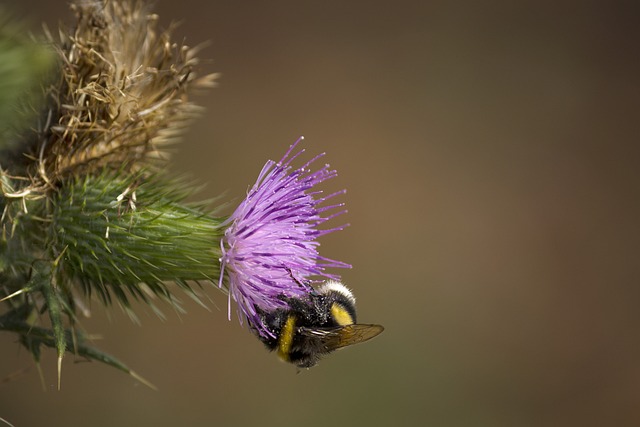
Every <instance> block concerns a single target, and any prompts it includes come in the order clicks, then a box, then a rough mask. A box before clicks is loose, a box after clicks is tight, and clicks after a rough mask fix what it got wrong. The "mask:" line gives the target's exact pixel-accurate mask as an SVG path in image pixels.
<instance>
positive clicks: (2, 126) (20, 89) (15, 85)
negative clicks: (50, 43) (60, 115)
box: [0, 10, 55, 150]
mask: <svg viewBox="0 0 640 427" xmlns="http://www.w3.org/2000/svg"><path fill="white" fill-rule="evenodd" d="M24 33H25V30H24V28H23V27H22V25H20V24H19V23H15V22H11V20H10V17H9V16H6V13H5V12H4V11H2V10H0V150H4V149H7V148H10V147H12V146H13V145H15V144H17V143H18V142H19V140H18V136H19V134H20V133H21V132H23V131H25V128H26V127H28V126H29V122H30V120H32V119H33V117H34V116H35V115H36V114H37V112H38V109H37V108H33V107H34V106H38V105H40V104H41V102H42V99H43V96H42V88H41V87H40V86H41V84H42V82H43V81H44V78H45V76H46V75H47V73H49V72H50V71H51V68H52V66H53V64H54V63H55V55H54V52H53V50H52V49H50V48H48V47H47V46H45V45H44V44H42V43H37V42H35V41H33V40H30V39H27V38H25V37H24Z"/></svg>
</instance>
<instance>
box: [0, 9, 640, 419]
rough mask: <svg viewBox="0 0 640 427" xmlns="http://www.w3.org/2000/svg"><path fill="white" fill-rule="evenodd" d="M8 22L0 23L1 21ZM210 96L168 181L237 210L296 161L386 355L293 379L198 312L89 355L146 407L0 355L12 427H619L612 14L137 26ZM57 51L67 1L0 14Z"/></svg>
mask: <svg viewBox="0 0 640 427" xmlns="http://www.w3.org/2000/svg"><path fill="white" fill-rule="evenodd" d="M10 3H12V4H13V2H10ZM155 3H156V4H155V8H154V10H155V12H157V13H158V14H159V15H160V21H161V23H162V24H163V25H164V26H168V25H169V23H170V22H171V21H172V20H178V21H181V22H182V25H181V26H180V27H179V28H178V29H177V30H176V32H175V35H176V37H177V38H179V39H183V38H184V40H186V42H187V43H188V44H190V45H195V44H199V43H201V42H203V41H209V42H210V43H209V45H208V46H207V48H206V49H205V50H204V51H203V52H202V55H201V56H202V57H205V58H211V61H209V62H205V63H204V64H203V67H202V68H203V70H204V71H206V72H214V71H215V72H221V73H222V77H221V78H220V80H219V86H218V87H217V88H216V89H214V90H212V91H211V92H209V93H207V94H205V95H203V96H200V97H198V98H197V100H198V101H199V102H200V103H201V105H204V106H205V107H206V110H205V112H204V114H203V116H202V118H201V119H200V120H198V121H197V122H196V123H195V124H194V126H193V127H192V129H191V131H190V132H189V133H188V134H187V135H185V140H184V143H183V144H182V145H181V146H180V147H179V151H178V153H177V155H176V157H175V163H174V164H173V168H172V169H173V171H172V172H174V173H176V174H179V173H184V172H188V173H189V174H191V175H192V176H193V177H194V178H195V179H196V180H197V181H199V182H201V183H206V188H205V189H204V191H203V192H202V193H200V195H201V197H202V198H207V197H213V196H218V195H221V194H223V195H224V196H223V200H225V201H230V202H231V203H230V206H233V205H234V204H235V203H238V202H239V201H240V200H241V199H242V196H243V195H244V194H245V192H246V190H247V188H248V186H249V185H250V184H252V183H253V182H254V180H255V178H256V176H257V174H258V172H259V170H260V169H261V167H262V165H263V164H264V162H265V161H266V160H267V159H269V158H271V159H276V160H277V159H279V158H280V156H281V155H282V153H283V152H284V151H285V150H286V149H287V147H288V146H289V144H291V143H292V142H293V141H294V140H295V139H296V138H297V137H298V136H299V135H301V134H303V135H304V136H305V137H306V142H305V145H306V148H307V149H308V151H310V152H318V151H326V152H327V153H328V154H327V157H326V160H327V162H329V163H331V166H332V167H335V168H337V170H338V172H339V177H338V178H337V179H335V180H334V182H331V183H330V185H328V186H327V188H328V189H339V188H347V189H348V194H347V195H346V196H345V197H344V199H345V201H346V202H347V203H348V209H349V214H348V216H347V217H342V218H341V220H345V221H348V222H350V223H351V227H349V228H348V229H347V230H346V231H344V232H340V233H337V234H332V235H329V236H326V237H325V238H324V239H323V240H322V247H321V251H322V254H323V255H325V256H328V257H331V258H336V259H340V260H344V261H346V262H349V263H352V264H353V269H352V270H348V271H344V272H343V279H344V281H345V282H346V283H347V284H348V285H349V286H351V287H352V288H353V289H354V291H355V293H356V295H357V297H358V303H359V317H360V320H361V321H363V322H371V323H381V324H383V325H385V326H386V331H385V332H384V334H383V335H381V336H380V337H378V338H377V339H375V340H374V341H371V342H369V343H366V344H362V345H359V346H356V347H353V348H350V349H347V350H344V351H340V352H338V353H336V354H335V355H332V356H330V357H328V358H326V359H325V360H324V361H323V362H322V363H321V364H320V365H319V366H318V367H316V368H314V369H312V370H310V371H308V372H301V373H300V374H296V370H295V368H293V367H291V366H287V365H285V364H283V363H280V362H278V361H277V359H276V357H275V356H274V355H272V354H268V353H267V352H266V351H265V350H264V349H263V347H262V345H261V343H259V342H258V341H257V340H256V339H255V338H254V337H253V336H252V335H251V334H250V333H249V332H248V331H247V330H246V328H243V327H241V326H240V325H239V324H238V322H237V320H236V319H235V317H234V318H233V319H232V321H231V322H228V321H227V313H226V297H225V296H224V295H223V294H222V293H220V292H217V291H216V290H215V289H213V288H212V289H210V291H209V295H210V296H211V298H212V300H213V302H214V303H215V306H213V305H212V307H213V309H212V311H211V312H207V311H206V310H204V309H202V308H201V307H199V306H197V305H195V304H190V303H188V302H187V303H186V306H187V309H188V313H187V314H186V315H177V314H174V313H173V312H171V311H170V310H168V313H167V314H168V316H167V319H166V320H165V321H161V320H159V319H158V318H157V317H155V315H153V314H152V313H150V312H149V314H148V315H145V314H142V315H141V319H142V325H141V326H137V325H134V324H132V323H131V322H130V321H129V320H128V319H127V318H126V316H125V315H123V314H121V313H119V312H117V310H114V311H113V314H111V315H108V314H107V313H106V311H105V310H104V309H103V308H102V307H101V306H100V305H99V304H95V303H94V304H93V305H92V314H93V316H92V317H91V318H90V319H87V320H84V321H83V325H84V327H85V328H86V329H87V330H88V331H90V332H94V333H96V334H99V335H101V336H102V339H101V340H100V341H97V343H98V345H99V346H100V347H101V348H102V349H104V350H107V351H110V352H112V353H113V354H115V355H117V356H118V357H120V358H121V359H122V360H124V361H126V362H127V363H128V364H129V365H130V366H131V367H133V368H134V369H135V370H137V371H138V372H139V373H140V374H142V375H143V376H145V377H146V378H148V379H150V380H151V381H152V382H153V383H155V384H156V385H157V386H158V388H159V390H158V391H152V390H150V389H148V388H146V387H145V386H143V385H141V384H139V383H137V382H136V381H135V380H133V379H131V378H130V377H128V376H127V375H125V374H122V373H120V372H118V371H115V370H113V369H111V368H109V367H107V366H104V365H101V364H99V363H74V361H77V362H82V361H81V360H79V359H74V357H73V356H69V357H67V358H66V359H65V362H64V368H63V378H62V391H55V383H56V368H55V355H54V352H53V351H49V352H47V353H46V354H45V355H44V357H43V361H42V364H41V365H42V371H43V375H44V378H45V384H46V388H47V391H46V392H43V391H42V387H41V384H40V377H39V375H38V372H37V369H36V368H35V367H34V365H33V363H32V361H31V359H30V357H29V355H28V354H27V352H25V351H20V350H19V347H18V344H17V343H15V342H13V337H12V336H10V335H8V334H3V335H0V346H1V347H2V351H1V352H0V378H2V379H6V380H5V381H4V382H1V383H0V417H2V418H4V419H6V420H7V421H10V422H11V423H13V424H14V425H15V426H16V427H25V426H46V425H64V426H93V427H102V426H104V427H107V426H109V427H111V426H147V425H149V426H152V425H153V426H173V425H183V426H205V425H206V426H209V425H222V426H256V425H262V426H279V427H284V426H297V425H305V426H309V427H311V426H326V425H356V426H357V425H366V426H415V425H425V426H427V425H434V426H492V427H496V426H586V425H615V426H624V425H640V411H639V410H638V408H639V405H640V312H639V310H638V305H639V304H640V262H639V261H638V256H639V255H640V225H639V221H640V206H639V205H640V170H639V169H640V80H639V78H638V76H640V55H639V53H638V52H639V51H638V45H639V44H638V42H639V37H638V36H639V34H640V30H639V29H638V28H639V27H638V16H640V14H639V12H640V10H639V9H640V8H639V7H638V5H637V4H634V3H633V2H618V3H617V2H597V1H586V2H573V1H571V2H568V1H567V2H562V1H561V2H538V1H525V2H512V1H506V0H505V1H488V2H473V1H462V2H449V1H414V2H411V1H400V2H394V3H391V2H382V1H370V2H343V1H324V2H299V1H291V0H287V1H275V2H259V1H250V2H239V1H211V2H206V4H205V3H204V2H200V1H195V0H181V1H169V0H157V1H156V2H155ZM14 8H17V9H18V10H20V11H21V14H22V15H23V16H26V17H29V19H30V20H31V24H32V25H31V27H32V28H33V29H34V31H36V32H38V31H39V30H40V22H46V23H47V25H48V26H49V27H50V28H56V27H57V24H58V22H60V21H62V22H66V23H72V22H73V18H72V14H71V12H70V11H69V10H68V7H67V2H66V1H60V0H56V1H49V0H47V1H45V0H38V1H36V0H27V1H23V2H21V3H20V5H19V6H15V7H14Z"/></svg>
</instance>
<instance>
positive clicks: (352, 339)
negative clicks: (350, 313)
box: [299, 323, 384, 352]
mask: <svg viewBox="0 0 640 427" xmlns="http://www.w3.org/2000/svg"><path fill="white" fill-rule="evenodd" d="M382 331H384V327H383V326H382V325H373V324H358V323H356V324H353V325H346V326H337V327H333V328H300V329H299V333H300V334H301V335H304V336H307V337H312V338H316V339H319V340H320V341H321V342H322V344H323V345H324V347H325V348H326V350H327V352H329V351H333V350H337V349H339V348H342V347H346V346H349V345H353V344H358V343H361V342H365V341H368V340H370V339H371V338H373V337H375V336H377V335H379V334H380V333H381V332H382Z"/></svg>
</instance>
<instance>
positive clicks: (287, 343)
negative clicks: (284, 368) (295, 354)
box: [278, 315, 296, 362]
mask: <svg viewBox="0 0 640 427" xmlns="http://www.w3.org/2000/svg"><path fill="white" fill-rule="evenodd" d="M295 330H296V316H293V315H291V316H289V317H287V321H286V322H285V323H284V326H283V327H282V331H280V338H279V339H278V356H279V357H280V359H282V360H284V361H285V362H288V361H289V352H290V351H291V345H292V344H293V335H294V333H295Z"/></svg>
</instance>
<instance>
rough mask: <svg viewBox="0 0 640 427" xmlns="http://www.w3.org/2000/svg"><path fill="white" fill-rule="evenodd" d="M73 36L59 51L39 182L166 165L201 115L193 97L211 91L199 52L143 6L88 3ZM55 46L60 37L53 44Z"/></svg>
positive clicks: (81, 6) (81, 7)
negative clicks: (199, 90)
mask: <svg viewBox="0 0 640 427" xmlns="http://www.w3.org/2000/svg"><path fill="white" fill-rule="evenodd" d="M71 7H72V9H73V10H74V11H75V13H76V15H77V24H76V27H75V28H74V29H73V30H68V31H61V32H60V39H61V41H60V42H59V43H53V44H54V46H56V49H57V50H58V53H59V56H60V59H61V75H60V82H59V83H58V84H57V85H53V86H52V88H51V89H50V98H51V100H52V101H53V105H52V107H51V110H50V112H49V115H48V120H47V123H46V124H45V126H44V129H43V132H42V140H41V141H40V142H39V143H38V150H37V153H34V157H37V159H38V163H37V166H38V171H37V173H34V175H39V177H40V178H41V179H43V180H44V181H56V180H57V179H59V177H65V176H68V175H69V174H74V175H78V174H79V173H81V172H82V173H90V172H92V171H95V170H100V169H103V168H105V167H113V166H115V167H117V168H121V167H122V164H123V163H124V164H126V165H128V166H129V167H133V168H140V167H148V166H149V165H150V164H152V163H154V161H155V160H156V159H158V158H161V159H164V158H166V145H167V142H171V141H173V140H175V138H176V136H178V135H179V134H180V133H181V131H182V130H183V129H184V128H185V126H186V124H187V123H188V119H190V118H191V117H193V115H194V112H195V111H197V107H196V106H195V105H193V104H192V103H190V102H189V101H188V99H187V94H188V93H189V92H190V89H191V88H193V87H204V86H211V85H212V83H213V78H214V75H206V76H204V77H201V78H196V73H195V72H194V66H195V65H196V64H197V62H198V59H197V58H196V53H197V51H198V48H190V47H188V46H184V45H179V44H177V43H175V42H172V41H171V28H169V29H168V30H166V31H159V30H158V28H157V27H158V16H157V15H155V14H152V13H150V11H149V9H148V5H146V4H145V3H144V2H142V1H139V0H130V1H83V2H76V3H73V4H72V5H71ZM51 38H52V39H53V37H51Z"/></svg>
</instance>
